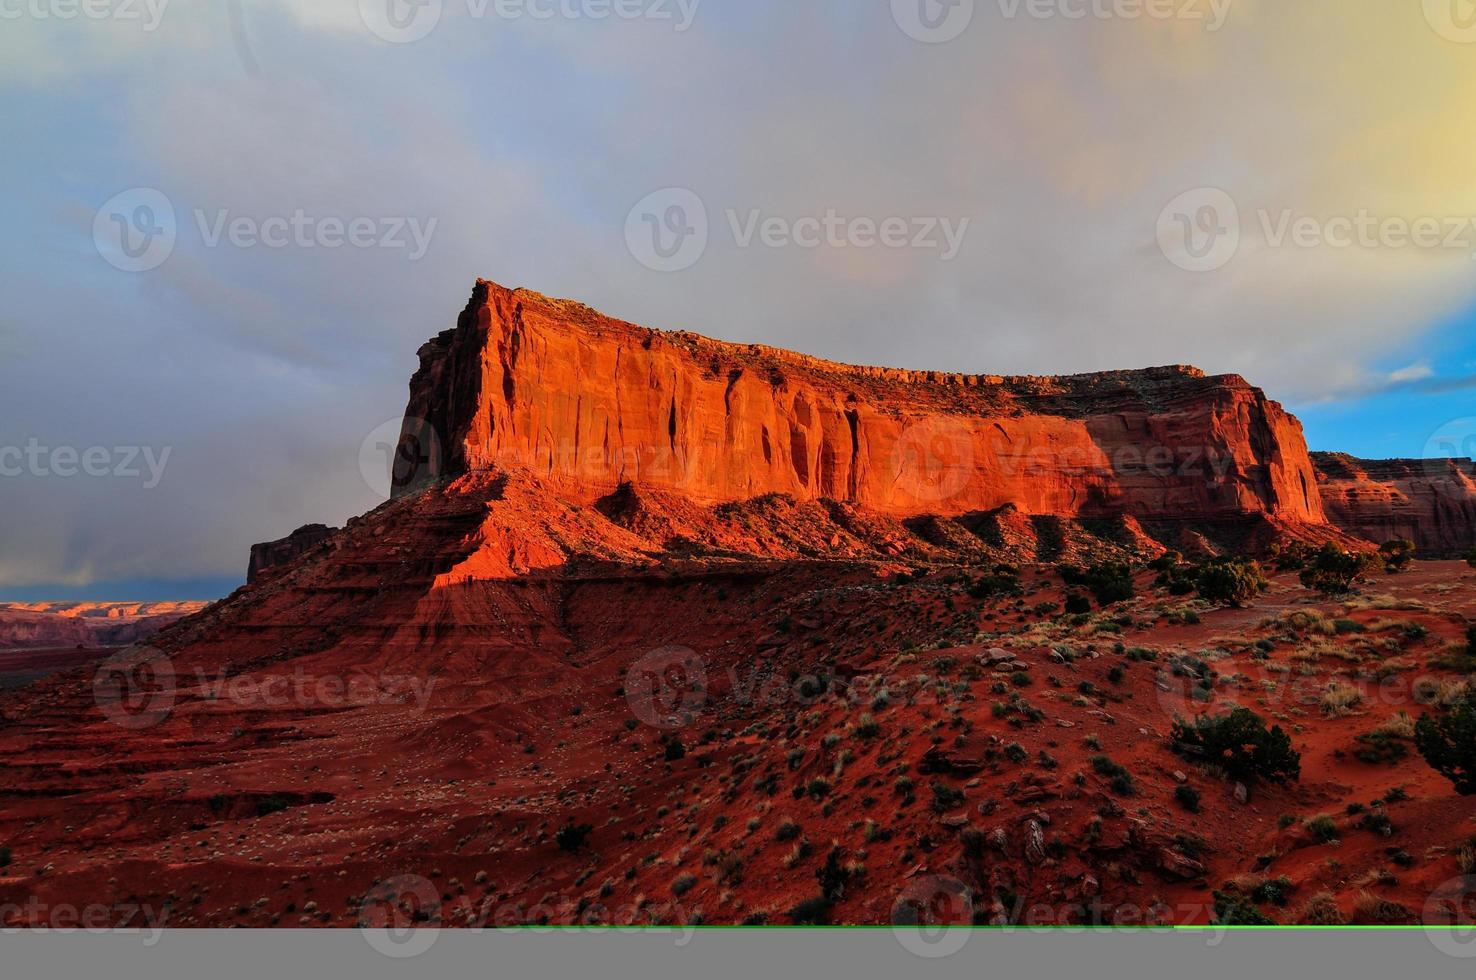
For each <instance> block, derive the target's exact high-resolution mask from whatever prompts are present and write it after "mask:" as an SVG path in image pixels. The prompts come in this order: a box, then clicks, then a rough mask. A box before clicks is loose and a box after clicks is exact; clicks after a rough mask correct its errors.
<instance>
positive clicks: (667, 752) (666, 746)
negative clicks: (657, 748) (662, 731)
mask: <svg viewBox="0 0 1476 980" xmlns="http://www.w3.org/2000/svg"><path fill="white" fill-rule="evenodd" d="M661 745H662V756H663V758H665V759H666V761H667V762H675V761H677V760H678V759H681V758H684V757H685V756H686V754H687V747H686V746H685V745H683V744H682V740H681V738H680V737H678V736H677V735H665V736H663V737H662V739H661Z"/></svg>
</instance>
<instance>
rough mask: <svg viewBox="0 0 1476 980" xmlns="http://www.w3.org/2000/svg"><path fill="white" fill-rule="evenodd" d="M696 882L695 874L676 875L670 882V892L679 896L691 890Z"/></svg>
mask: <svg viewBox="0 0 1476 980" xmlns="http://www.w3.org/2000/svg"><path fill="white" fill-rule="evenodd" d="M696 884H697V878H696V876H695V875H678V876H677V878H676V880H675V881H673V882H672V883H671V893H672V894H673V895H675V896H676V897H677V898H681V897H682V896H683V895H685V894H687V892H689V891H691V890H692V888H693V886H694V885H696Z"/></svg>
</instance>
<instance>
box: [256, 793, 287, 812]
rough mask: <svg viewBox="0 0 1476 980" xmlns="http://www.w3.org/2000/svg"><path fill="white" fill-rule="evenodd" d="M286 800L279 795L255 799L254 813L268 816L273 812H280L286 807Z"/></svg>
mask: <svg viewBox="0 0 1476 980" xmlns="http://www.w3.org/2000/svg"><path fill="white" fill-rule="evenodd" d="M289 805H290V804H288V802H287V800H286V799H285V798H283V797H280V796H268V797H266V798H265V799H261V800H257V801H256V815H257V816H258V817H269V816H271V815H272V814H273V813H281V812H282V811H283V810H285V809H287V807H288V806H289Z"/></svg>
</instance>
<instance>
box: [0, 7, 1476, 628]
mask: <svg viewBox="0 0 1476 980" xmlns="http://www.w3.org/2000/svg"><path fill="white" fill-rule="evenodd" d="M1145 11H1152V12H1153V13H1154V14H1155V15H1153V16H1149V15H1147V14H1146V13H1145ZM1452 11H1456V12H1458V11H1459V7H1458V5H1454V6H1453V5H1452V4H1450V3H1448V2H1446V0H1380V2H1378V3H1370V2H1359V3H1350V2H1348V0H1297V2H1296V3H1288V2H1286V0H1214V2H1213V3H1212V2H1211V0H1153V2H1152V3H1149V4H1146V5H1145V4H1141V3H1137V2H1135V0H959V2H957V3H956V4H954V5H952V6H947V5H944V4H943V3H941V2H940V0H485V2H484V0H418V2H414V3H412V2H407V0H362V2H361V0H167V2H166V0H87V2H85V3H79V2H78V0H0V120H3V133H4V145H5V147H6V151H5V153H3V154H0V178H3V180H4V186H5V187H6V191H5V209H4V211H5V214H6V217H7V219H8V225H9V227H8V228H7V233H6V234H5V235H4V236H0V287H3V290H4V296H5V302H4V303H3V304H0V492H3V494H4V504H3V507H0V513H3V517H0V598H6V597H28V596H45V597H48V598H60V597H65V596H72V595H90V596H94V597H105V598H115V599H123V598H145V597H151V596H172V597H181V598H183V597H186V596H189V595H204V596H213V595H217V594H220V593H222V592H223V591H225V590H227V589H229V588H230V587H232V586H233V585H234V584H236V583H238V582H239V581H240V580H241V579H242V577H243V572H244V566H245V560H246V552H247V548H248V547H249V545H250V544H251V543H252V542H253V541H259V540H264V539H268V538H273V537H278V536H281V535H283V534H285V533H287V532H288V531H290V530H292V529H293V528H294V527H296V526H298V525H300V524H303V523H307V522H310V521H323V522H329V523H337V522H341V521H343V520H344V519H346V518H347V517H349V516H351V515H353V514H356V513H359V512H362V511H364V510H367V509H368V508H370V507H372V506H374V505H375V504H377V503H378V502H379V501H380V500H381V499H382V491H383V488H382V486H380V484H381V482H382V481H381V480H379V479H376V478H375V477H374V475H373V473H372V472H371V475H370V476H369V477H368V478H366V476H365V475H364V474H363V472H362V470H363V466H362V465H361V464H362V462H363V456H364V453H363V452H361V449H363V447H364V446H365V445H366V441H367V442H368V444H369V446H370V449H371V455H372V447H373V445H374V444H375V437H374V433H375V432H376V431H377V430H380V429H381V427H382V426H383V425H384V424H385V423H389V422H392V420H394V419H396V418H397V416H398V413H399V412H400V410H401V409H402V408H403V406H404V402H405V393H406V382H407V380H408V378H409V375H410V373H411V372H412V370H413V369H414V367H415V363H416V359H415V350H416V348H417V347H418V346H419V345H420V343H422V342H423V341H424V340H425V339H426V338H427V337H429V336H431V335H432V334H434V333H436V332H438V331H439V330H442V329H445V328H446V327H448V326H450V325H451V324H452V322H453V319H454V316H455V313H456V312H457V311H458V310H459V309H460V307H461V306H462V305H463V303H464V302H465V299H466V296H467V294H468V292H469V290H470V287H471V285H472V282H473V280H474V279H475V278H476V277H477V276H483V277H486V278H491V279H495V280H497V281H500V282H503V283H505V284H508V285H525V286H528V287H531V288H535V289H538V290H539V291H541V292H545V293H549V294H553V295H558V296H567V297H572V298H577V299H580V300H583V301H585V302H587V303H589V304H590V305H592V306H595V307H597V308H599V309H602V310H603V311H605V312H607V313H610V314H612V315H616V316H620V317H623V318H625V319H629V320H634V321H636V322H639V323H644V324H648V325H651V326H659V327H666V328H683V329H691V330H696V331H698V332H701V333H705V334H708V335H711V336H715V337H719V338H723V339H728V340H736V341H758V342H764V343H769V344H774V345H779V346H784V347H791V348H796V349H800V350H803V351H806V352H810V353H814V354H817V355H821V356H825V357H830V358H835V359H840V360H847V361H857V362H865V363H878V364H887V365H894V366H903V367H916V368H943V369H949V370H957V371H968V372H988V373H1005V374H1012V373H1037V374H1043V373H1064V372H1074V371H1087V370H1100V369H1108V368H1123V367H1139V366H1146V365H1153V364H1164V363H1192V364H1197V365H1199V366H1201V367H1203V368H1205V369H1206V370H1209V371H1211V372H1216V373H1220V372H1238V373H1241V374H1244V375H1246V376H1247V377H1249V378H1250V379H1251V380H1252V381H1254V382H1255V383H1257V384H1260V385H1262V386H1264V387H1265V388H1267V389H1268V391H1270V392H1271V393H1272V395H1273V396H1274V397H1278V398H1280V399H1281V400H1283V401H1284V402H1286V403H1287V404H1288V405H1289V406H1291V407H1292V408H1293V409H1294V410H1296V411H1297V412H1298V413H1299V414H1301V415H1302V417H1303V418H1304V420H1305V421H1306V422H1307V425H1308V433H1309V437H1310V439H1311V441H1312V443H1313V445H1314V448H1325V449H1333V448H1338V449H1346V450H1349V451H1353V452H1356V453H1361V454H1364V455H1371V456H1390V455H1411V456H1418V455H1426V454H1431V453H1432V452H1434V451H1436V450H1445V451H1449V450H1451V449H1452V448H1454V449H1456V450H1459V449H1460V448H1461V447H1467V448H1468V447H1469V446H1470V445H1471V441H1470V440H1471V438H1472V434H1473V430H1472V425H1473V422H1472V417H1473V416H1476V408H1473V406H1472V396H1473V391H1476V388H1473V387H1472V380H1471V379H1472V376H1473V375H1476V340H1473V333H1476V331H1473V330H1472V326H1473V324H1476V316H1473V313H1472V311H1473V306H1476V263H1473V261H1472V258H1473V255H1476V248H1473V245H1476V225H1473V222H1472V217H1473V216H1476V181H1473V180H1472V176H1471V175H1472V174H1473V173H1476V127H1473V126H1472V125H1471V121H1470V119H1471V117H1470V113H1471V109H1470V107H1471V106H1472V105H1473V104H1476V28H1468V27H1466V26H1465V25H1464V23H1463V22H1461V21H1459V20H1457V19H1455V18H1453V17H1452ZM69 15H70V16H69ZM882 229H886V230H887V232H888V233H887V234H885V235H883V234H882ZM7 449H9V450H10V451H9V452H7ZM58 449H60V450H62V451H61V452H60V454H58V452H57V450H58ZM67 450H70V453H69V452H68V451H67ZM89 451H92V452H91V455H89ZM166 454H167V455H166Z"/></svg>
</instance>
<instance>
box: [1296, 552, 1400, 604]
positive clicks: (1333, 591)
mask: <svg viewBox="0 0 1476 980" xmlns="http://www.w3.org/2000/svg"><path fill="white" fill-rule="evenodd" d="M1382 568H1383V561H1382V559H1381V558H1380V557H1379V556H1378V555H1374V554H1369V553H1367V552H1350V551H1344V550H1343V549H1342V548H1339V547H1338V546H1337V545H1335V544H1333V543H1331V542H1328V543H1327V544H1325V545H1323V547H1322V550H1321V551H1319V552H1317V554H1316V556H1315V557H1314V558H1313V559H1312V560H1311V562H1310V563H1309V564H1308V565H1307V567H1306V568H1304V569H1302V574H1301V580H1302V585H1303V586H1304V587H1306V588H1308V589H1312V590H1314V591H1317V592H1321V593H1322V594H1323V595H1346V594H1347V593H1349V592H1351V591H1352V590H1353V586H1354V585H1355V584H1356V583H1358V582H1359V581H1361V580H1362V579H1365V578H1367V577H1368V576H1370V575H1372V574H1374V573H1375V572H1377V571H1379V570H1381V569H1382Z"/></svg>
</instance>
